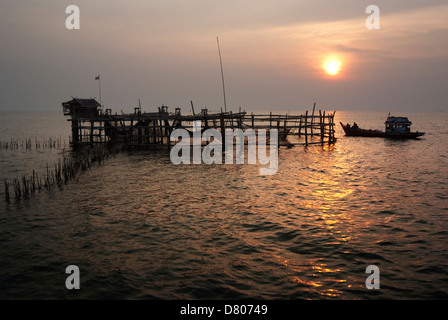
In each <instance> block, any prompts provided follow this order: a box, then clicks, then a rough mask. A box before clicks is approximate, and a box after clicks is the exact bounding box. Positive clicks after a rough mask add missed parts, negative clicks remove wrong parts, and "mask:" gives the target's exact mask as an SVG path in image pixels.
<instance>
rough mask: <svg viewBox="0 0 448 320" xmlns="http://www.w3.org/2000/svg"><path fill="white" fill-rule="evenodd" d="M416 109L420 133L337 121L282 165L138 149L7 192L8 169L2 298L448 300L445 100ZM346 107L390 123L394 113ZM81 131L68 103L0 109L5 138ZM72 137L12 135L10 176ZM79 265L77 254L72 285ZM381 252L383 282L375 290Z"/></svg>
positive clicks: (55, 152) (7, 156)
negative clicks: (51, 184) (364, 133)
mask: <svg viewBox="0 0 448 320" xmlns="http://www.w3.org/2000/svg"><path fill="white" fill-rule="evenodd" d="M397 115H398V114H397ZM404 115H405V116H408V117H409V118H410V119H411V120H412V121H413V123H414V125H413V129H414V130H419V131H425V132H426V135H425V136H424V137H423V138H421V139H419V140H409V141H391V140H387V139H381V138H350V137H345V136H343V132H342V130H341V128H340V126H338V127H337V137H338V141H337V143H336V144H335V145H334V146H327V145H326V146H324V147H321V146H312V147H308V148H304V147H294V148H291V149H285V148H282V149H280V153H279V168H278V172H277V174H275V175H273V176H260V175H259V168H258V167H257V166H255V165H205V164H202V165H174V164H172V163H171V161H170V158H169V153H168V152H167V151H165V150H160V151H150V150H146V151H144V150H140V151H133V152H129V153H122V154H119V155H117V156H116V157H115V158H110V159H109V160H107V161H106V163H105V164H104V165H101V166H97V165H94V166H93V168H92V169H91V170H88V171H85V172H83V173H82V174H81V176H80V177H79V178H78V179H77V180H73V181H71V182H69V183H68V184H67V185H64V186H63V187H62V190H57V189H53V190H52V191H50V192H48V191H42V192H40V193H36V194H35V195H32V196H31V198H30V199H28V200H22V201H20V202H14V201H12V202H11V203H10V204H7V203H6V202H5V201H4V186H3V181H2V184H1V185H0V244H1V246H0V261H1V263H0V298H3V299H16V298H20V299H22V298H38V299H59V298H71V297H76V298H101V299H107V298H126V299H244V298H259V299H377V298H385V299H429V298H431V299H437V298H444V299H446V298H448V263H447V261H448V192H447V186H446V183H447V181H448V148H447V143H446V141H447V137H448V115H447V113H445V112H439V113H433V114H430V113H429V114H428V113H427V114H416V113H414V114H412V113H409V114H404ZM45 119H47V120H45ZM31 120H33V121H31ZM336 120H337V121H342V122H353V121H356V122H357V123H358V124H359V125H360V126H361V127H366V128H378V129H383V128H382V127H383V123H384V120H385V115H384V114H383V113H375V112H372V113H367V112H337V113H336ZM49 121H51V123H52V125H51V127H48V123H49ZM14 123H29V124H30V123H31V124H32V125H30V126H28V128H23V126H22V127H21V128H22V129H20V130H19V129H17V127H16V126H15V125H14ZM69 133H70V127H69V123H68V122H67V121H65V119H64V118H63V117H62V116H61V115H60V114H53V113H51V114H35V115H34V116H33V117H32V119H30V117H29V116H27V115H26V114H22V113H2V114H1V118H0V141H8V140H10V139H11V138H17V139H24V138H33V141H34V138H35V137H36V136H38V137H40V138H39V139H47V138H49V137H50V136H51V137H54V138H59V137H61V141H62V145H63V144H64V141H65V143H68V135H69ZM64 139H65V140H64ZM66 152H67V151H66V150H64V149H63V147H61V148H55V149H48V148H46V149H41V150H35V148H32V149H31V150H26V149H24V148H18V149H16V150H10V149H0V164H1V168H0V178H1V179H4V178H8V179H9V180H11V179H13V178H15V177H17V176H20V175H21V174H29V173H30V170H33V169H36V171H38V170H43V168H45V165H46V163H47V162H50V163H52V162H53V161H56V160H57V159H58V158H60V157H61V156H63V153H66ZM68 265H77V266H78V267H79V268H80V272H81V289H80V290H78V291H76V292H71V291H68V290H67V289H66V288H65V279H66V278H67V276H68V275H67V274H65V268H66V267H67V266H68ZM369 265H377V266H378V267H379V269H380V272H381V273H380V289H379V290H368V289H366V286H365V280H366V278H367V276H368V274H366V273H365V270H366V267H367V266H369Z"/></svg>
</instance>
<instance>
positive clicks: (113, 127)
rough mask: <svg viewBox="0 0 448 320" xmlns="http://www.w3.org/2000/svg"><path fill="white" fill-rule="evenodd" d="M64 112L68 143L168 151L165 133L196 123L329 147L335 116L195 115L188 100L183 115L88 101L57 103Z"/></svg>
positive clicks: (284, 143) (324, 113) (204, 111)
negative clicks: (268, 133) (68, 124)
mask: <svg viewBox="0 0 448 320" xmlns="http://www.w3.org/2000/svg"><path fill="white" fill-rule="evenodd" d="M62 105H63V108H64V114H65V115H67V116H69V118H68V121H70V122H71V126H72V137H71V143H72V144H73V145H85V144H90V145H94V144H98V143H111V144H114V143H124V144H125V145H127V146H154V145H165V146H167V148H170V147H171V145H172V143H173V142H172V141H170V135H171V132H172V131H173V130H175V129H179V128H182V129H186V130H188V131H190V132H192V131H193V124H194V122H196V121H201V128H202V129H203V130H206V129H217V130H218V131H220V132H221V133H222V134H224V132H225V130H226V129H237V128H239V129H242V130H246V129H249V128H251V129H254V130H255V131H256V130H258V129H267V130H271V129H278V133H279V146H288V147H291V146H295V145H304V146H308V145H311V144H325V143H327V144H332V143H334V142H335V141H336V138H335V134H334V133H335V129H334V115H335V112H332V113H329V112H327V111H321V110H319V111H318V112H316V113H315V105H314V107H313V111H312V113H311V114H310V113H309V112H308V111H306V113H305V114H301V115H292V114H283V115H280V114H273V113H272V112H270V113H269V114H254V113H250V114H248V113H246V112H244V111H241V110H240V111H239V112H217V113H209V111H208V110H207V109H202V110H201V112H200V113H195V111H194V106H193V103H192V102H191V109H192V110H191V111H192V112H191V114H188V115H183V114H182V113H181V109H180V108H175V110H174V112H169V111H168V107H167V106H161V107H159V108H158V111H157V112H142V109H141V107H136V108H134V113H128V114H124V113H122V114H117V113H115V114H112V112H111V110H110V109H106V110H105V111H102V110H101V108H100V105H99V103H98V102H96V100H94V99H77V98H74V99H73V100H71V101H68V102H65V103H63V104H62Z"/></svg>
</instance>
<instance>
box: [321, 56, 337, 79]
mask: <svg viewBox="0 0 448 320" xmlns="http://www.w3.org/2000/svg"><path fill="white" fill-rule="evenodd" d="M341 66H342V62H341V61H340V60H338V59H336V58H329V59H327V60H325V62H324V64H323V66H322V67H323V68H324V70H325V72H326V73H328V74H329V75H330V76H335V75H337V74H338V73H339V72H340V71H341Z"/></svg>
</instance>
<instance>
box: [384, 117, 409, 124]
mask: <svg viewBox="0 0 448 320" xmlns="http://www.w3.org/2000/svg"><path fill="white" fill-rule="evenodd" d="M385 124H408V125H411V124H412V122H411V121H409V120H408V118H407V117H392V116H389V117H387V120H386V122H385Z"/></svg>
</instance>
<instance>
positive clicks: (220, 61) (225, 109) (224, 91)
mask: <svg viewBox="0 0 448 320" xmlns="http://www.w3.org/2000/svg"><path fill="white" fill-rule="evenodd" d="M216 41H217V42H218V53H219V63H220V65H221V78H222V93H223V95H224V112H227V103H226V87H225V85H224V72H223V70H222V59H221V49H220V48H219V38H218V37H216Z"/></svg>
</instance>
